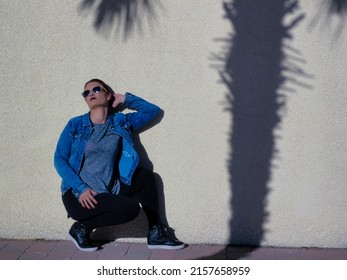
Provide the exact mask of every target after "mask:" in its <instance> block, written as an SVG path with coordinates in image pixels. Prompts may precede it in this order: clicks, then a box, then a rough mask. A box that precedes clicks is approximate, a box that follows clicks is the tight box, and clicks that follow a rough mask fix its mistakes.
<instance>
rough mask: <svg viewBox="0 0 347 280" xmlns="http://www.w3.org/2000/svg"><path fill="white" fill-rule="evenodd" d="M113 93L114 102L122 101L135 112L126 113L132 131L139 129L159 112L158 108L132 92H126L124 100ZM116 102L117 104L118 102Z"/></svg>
mask: <svg viewBox="0 0 347 280" xmlns="http://www.w3.org/2000/svg"><path fill="white" fill-rule="evenodd" d="M116 95H117V94H115V102H116V101H117V100H118V102H119V103H123V104H124V106H125V107H126V108H129V109H132V110H134V111H136V112H134V113H128V114H126V117H127V119H128V121H129V123H130V126H131V128H132V130H133V131H136V130H139V129H140V128H141V127H143V126H144V125H146V124H147V123H149V122H150V121H151V120H153V119H154V118H155V117H156V116H157V115H158V114H159V113H160V108H159V107H158V106H157V105H155V104H152V103H150V102H148V101H146V100H144V99H142V98H140V97H138V96H136V95H134V94H131V93H129V92H127V93H126V94H125V95H123V96H124V100H122V98H121V97H117V96H116ZM119 103H117V105H118V104H119Z"/></svg>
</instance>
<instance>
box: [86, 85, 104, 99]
mask: <svg viewBox="0 0 347 280" xmlns="http://www.w3.org/2000/svg"><path fill="white" fill-rule="evenodd" d="M101 90H104V91H106V90H105V89H104V88H103V87H101V86H96V87H93V89H92V92H94V93H95V94H98V93H100V91H101ZM89 94H90V90H85V91H84V92H82V96H83V97H84V98H86V97H87V96H88V95H89Z"/></svg>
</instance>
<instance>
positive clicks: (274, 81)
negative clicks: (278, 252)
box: [205, 0, 312, 259]
mask: <svg viewBox="0 0 347 280" xmlns="http://www.w3.org/2000/svg"><path fill="white" fill-rule="evenodd" d="M224 11H225V14H226V16H225V18H226V19H227V20H228V21H229V22H230V23H231V25H232V27H233V30H234V31H233V34H232V36H231V38H230V39H227V40H225V39H223V40H222V41H223V42H224V43H225V42H226V44H227V47H226V51H225V52H223V53H222V54H217V55H216V54H213V56H212V59H213V60H217V61H219V64H222V66H220V65H218V64H217V70H218V71H219V74H220V77H221V81H222V83H224V85H225V86H226V88H227V89H228V92H227V94H226V100H227V105H226V106H225V107H226V108H225V110H227V111H228V112H230V115H231V124H232V125H231V127H230V136H229V145H230V151H231V152H230V154H229V159H228V162H227V164H228V171H229V178H230V188H231V194H232V198H231V201H230V210H231V213H232V218H231V220H230V224H229V232H230V235H229V242H228V243H229V245H228V246H227V247H226V249H225V250H224V252H220V253H218V254H216V255H213V256H209V257H206V258H205V259H209V258H211V259H214V258H216V257H220V256H224V257H226V258H228V259H242V258H247V257H248V256H249V254H251V252H252V250H254V249H255V248H257V247H259V246H260V245H261V243H262V241H263V240H264V236H265V233H266V229H265V224H266V222H267V220H268V217H269V213H268V212H267V211H266V206H267V202H266V199H267V195H268V194H269V192H270V191H271V190H270V188H269V182H270V180H271V170H272V169H273V168H275V165H274V161H276V160H277V154H278V151H277V150H276V147H275V140H276V137H278V136H277V135H276V132H277V130H278V129H279V128H280V124H281V113H283V111H284V109H285V101H286V95H287V94H289V93H291V92H295V91H296V89H295V88H296V87H304V88H308V89H311V88H312V87H311V86H310V85H309V84H307V82H306V81H305V80H307V79H312V75H308V74H306V73H305V72H304V70H303V69H302V65H303V64H304V63H305V61H304V60H303V59H302V57H300V52H299V51H297V50H295V48H293V47H291V46H290V40H291V38H292V35H291V31H292V30H293V29H294V28H295V27H296V26H297V25H298V24H299V22H300V21H301V20H302V19H303V18H304V14H303V13H301V12H298V1H296V0H293V1H286V0H267V1H260V0H234V1H228V2H224ZM288 18H290V20H289V21H288ZM284 42H287V44H288V45H287V46H286V45H285V43H284ZM224 49H225V48H224Z"/></svg>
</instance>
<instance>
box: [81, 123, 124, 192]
mask: <svg viewBox="0 0 347 280" xmlns="http://www.w3.org/2000/svg"><path fill="white" fill-rule="evenodd" d="M119 139H120V137H119V136H118V135H117V134H115V133H114V132H113V131H112V129H111V127H110V122H109V121H107V122H106V123H104V124H93V130H92V134H91V136H90V139H89V140H88V142H87V146H86V149H85V154H84V157H85V159H84V163H83V167H82V170H81V172H80V174H79V175H80V177H81V179H82V180H83V181H84V182H85V183H86V184H87V185H88V186H89V187H90V188H91V189H93V190H94V191H96V192H97V193H105V192H108V193H109V192H111V193H115V192H118V189H119V180H118V178H114V177H115V176H114V168H115V161H116V156H117V151H118V144H119Z"/></svg>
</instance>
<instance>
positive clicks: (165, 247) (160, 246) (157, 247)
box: [147, 244, 185, 250]
mask: <svg viewBox="0 0 347 280" xmlns="http://www.w3.org/2000/svg"><path fill="white" fill-rule="evenodd" d="M147 247H148V249H167V250H179V249H183V248H184V247H185V245H184V244H182V245H176V246H170V245H147Z"/></svg>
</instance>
